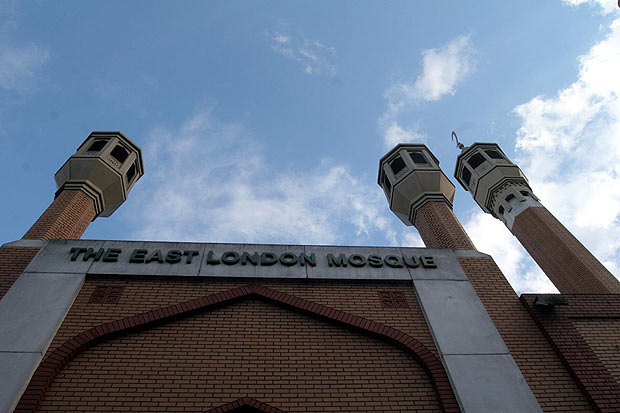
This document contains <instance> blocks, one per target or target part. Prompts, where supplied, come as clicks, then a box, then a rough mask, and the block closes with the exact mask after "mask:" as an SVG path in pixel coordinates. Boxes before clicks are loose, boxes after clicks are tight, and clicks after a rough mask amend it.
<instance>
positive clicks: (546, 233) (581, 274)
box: [454, 143, 620, 294]
mask: <svg viewBox="0 0 620 413" xmlns="http://www.w3.org/2000/svg"><path fill="white" fill-rule="evenodd" d="M454 175H455V177H456V178H457V179H458V181H459V182H460V183H461V185H463V187H464V188H465V189H466V190H468V191H469V192H470V193H471V194H472V195H473V196H474V199H475V201H476V202H477V203H478V205H480V207H481V208H482V210H483V211H485V212H487V213H490V214H491V215H493V216H494V217H496V218H498V219H499V220H501V221H502V222H503V223H504V224H505V225H506V227H507V228H508V229H509V230H510V231H511V232H512V233H513V234H514V235H515V236H516V237H517V239H518V240H519V242H521V244H522V245H523V247H524V248H525V249H526V250H527V252H528V253H529V254H530V255H531V256H532V258H533V259H534V261H536V263H537V264H538V265H539V266H540V268H541V269H542V270H543V271H544V272H545V274H547V277H549V279H550V280H551V282H553V284H554V285H555V286H556V288H557V289H558V290H559V291H560V292H561V293H563V294H608V293H620V282H618V280H617V279H616V278H615V277H614V276H613V275H612V274H611V273H610V272H609V271H608V270H607V269H606V268H605V267H604V266H603V265H602V264H601V263H600V262H599V261H598V260H597V259H596V258H595V257H594V256H593V255H592V254H591V253H590V251H588V250H587V249H586V248H585V247H584V246H583V245H582V244H581V243H580V242H579V241H578V240H577V239H576V238H575V237H574V236H573V235H572V234H571V233H570V231H568V229H566V227H564V225H562V224H561V223H560V222H559V221H558V220H557V219H556V218H555V217H554V216H553V215H552V214H551V213H550V212H549V211H548V210H547V209H546V208H545V207H544V206H543V205H542V204H541V203H540V202H539V200H538V198H537V197H536V196H535V195H534V193H533V192H532V189H531V188H530V186H529V183H528V181H527V179H526V178H525V175H523V173H522V172H521V170H520V169H519V167H518V166H517V165H515V164H513V163H512V162H510V160H509V159H508V158H507V157H506V155H505V154H504V153H503V152H502V150H501V149H500V148H499V146H497V145H496V144H493V143H475V144H473V145H471V146H469V147H467V148H464V149H463V152H462V153H461V154H460V155H459V157H458V160H457V164H456V170H455V173H454Z"/></svg>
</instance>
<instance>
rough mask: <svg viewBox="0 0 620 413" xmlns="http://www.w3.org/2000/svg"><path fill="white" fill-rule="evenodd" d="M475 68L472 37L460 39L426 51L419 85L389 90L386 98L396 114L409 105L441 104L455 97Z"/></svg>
mask: <svg viewBox="0 0 620 413" xmlns="http://www.w3.org/2000/svg"><path fill="white" fill-rule="evenodd" d="M474 67H475V62H474V48H473V45H472V42H471V39H470V37H469V36H459V37H457V38H456V39H454V40H452V41H451V42H450V43H448V44H445V45H443V46H441V47H438V48H435V49H427V50H424V51H422V73H421V74H419V75H418V76H417V78H416V80H415V82H403V83H398V84H396V85H394V86H392V87H391V88H390V89H388V90H387V91H386V93H385V97H386V98H387V99H388V102H389V105H390V108H392V110H399V109H400V108H402V107H403V106H404V105H406V104H408V103H419V102H430V101H436V100H439V99H440V98H441V97H443V96H444V95H446V94H450V95H454V94H455V93H456V86H457V85H458V84H459V83H460V82H462V81H463V80H464V79H465V78H467V76H469V75H470V74H471V73H472V72H473V70H474Z"/></svg>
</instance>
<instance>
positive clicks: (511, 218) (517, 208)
mask: <svg viewBox="0 0 620 413" xmlns="http://www.w3.org/2000/svg"><path fill="white" fill-rule="evenodd" d="M509 204H510V206H511V207H512V208H510V210H508V211H505V212H504V223H505V224H506V227H508V229H509V230H510V232H512V226H513V225H514V223H515V218H517V215H519V214H520V213H521V212H523V211H525V210H526V209H528V208H530V207H534V208H542V206H543V205H542V204H541V203H540V202H538V201H537V200H535V199H534V198H532V197H529V196H527V197H525V201H519V200H518V199H512V200H510V202H509Z"/></svg>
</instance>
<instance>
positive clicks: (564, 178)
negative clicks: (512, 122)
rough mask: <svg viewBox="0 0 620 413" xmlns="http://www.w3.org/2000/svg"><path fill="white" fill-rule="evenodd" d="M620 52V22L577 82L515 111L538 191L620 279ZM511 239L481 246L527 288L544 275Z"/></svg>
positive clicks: (520, 150) (583, 62)
mask: <svg viewBox="0 0 620 413" xmlns="http://www.w3.org/2000/svg"><path fill="white" fill-rule="evenodd" d="M619 50H620V19H616V21H614V22H613V23H612V24H611V26H610V28H609V33H608V34H607V37H606V38H605V39H604V40H602V41H600V42H599V43H597V44H595V45H594V46H593V47H592V48H591V49H590V50H589V51H588V53H587V54H585V55H583V56H581V57H579V62H580V70H579V74H578V77H577V79H576V81H575V82H574V83H572V84H571V85H569V86H568V87H566V88H564V89H562V90H559V91H558V93H557V94H556V95H555V96H553V97H545V96H537V97H535V98H533V99H531V100H530V101H529V102H526V103H524V104H522V105H519V106H517V107H516V108H515V113H516V114H517V116H518V117H519V118H520V119H521V127H520V128H519V129H518V131H517V141H516V149H517V159H516V161H517V163H518V164H519V165H520V166H521V168H522V169H523V170H524V172H525V174H526V175H527V177H528V179H529V180H530V184H531V186H532V188H533V189H534V192H535V193H536V194H537V195H538V196H539V197H540V198H541V201H542V202H543V204H544V205H545V206H546V207H547V208H548V209H549V210H550V211H551V212H552V213H553V214H554V215H555V216H556V217H557V218H558V219H559V220H560V221H561V222H562V223H563V224H564V225H566V226H567V227H568V229H569V230H570V231H571V232H572V233H573V234H574V235H575V236H576V237H577V238H578V239H579V240H580V241H582V242H583V243H584V245H585V246H586V247H587V248H588V249H590V251H592V252H593V254H594V255H595V256H597V257H598V258H599V259H600V260H601V262H603V264H604V265H606V266H607V268H609V270H610V271H611V272H612V273H614V274H615V275H619V272H618V270H619V267H618V263H619V262H620V145H619V142H620V79H619V78H618V76H617V73H620V53H618V51H619ZM479 220H480V218H477V217H474V218H473V220H472V221H471V222H469V223H468V224H467V226H468V227H470V228H472V229H470V231H472V232H470V234H472V237H474V238H475V239H474V241H475V242H476V243H477V245H478V244H479V243H480V244H481V243H483V242H485V241H484V237H482V235H480V236H474V235H473V232H475V229H474V228H475V227H476V223H477V222H479ZM487 220H488V218H487ZM497 223H498V224H499V221H497ZM486 225H491V224H490V222H489V223H485V226H486ZM496 226H497V225H496ZM509 239H512V238H507V239H503V240H501V241H500V240H499V239H498V240H496V242H494V243H492V244H489V245H484V246H483V245H478V246H479V247H480V249H481V250H486V252H490V253H492V254H493V256H494V257H495V258H496V259H497V260H498V261H499V262H500V266H501V267H502V269H503V271H505V273H506V274H511V273H513V274H517V276H516V277H511V276H510V275H509V279H511V282H512V283H513V286H514V287H515V289H517V290H524V289H527V288H528V287H527V283H528V278H527V277H536V273H539V274H540V271H539V270H537V269H536V268H535V267H533V266H532V265H530V264H528V262H527V260H528V259H527V257H525V256H523V257H521V256H520V255H519V254H520V252H519V251H520V250H519V248H520V247H519V248H517V246H516V245H515V244H514V242H512V243H511V242H510V241H509ZM494 244H495V245H498V246H499V245H501V246H502V247H501V248H505V249H506V250H504V251H496V252H495V250H496V249H497V248H499V247H495V250H494V246H493V245H494ZM521 267H524V269H521V270H519V268H521ZM515 269H517V270H519V271H516V272H515ZM519 273H521V274H526V275H525V278H524V276H521V277H519V276H518V274H519ZM536 280H538V278H536V279H535V280H534V282H535V283H538V282H539V281H536ZM537 285H538V284H537ZM539 286H540V287H541V288H542V287H544V285H542V284H540V285H539Z"/></svg>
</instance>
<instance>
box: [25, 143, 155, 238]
mask: <svg viewBox="0 0 620 413" xmlns="http://www.w3.org/2000/svg"><path fill="white" fill-rule="evenodd" d="M143 174H144V166H143V164H142V154H141V151H140V148H139V147H138V146H137V145H136V144H135V143H133V142H132V141H131V140H129V138H127V137H126V136H125V135H123V134H122V133H121V132H93V133H91V134H90V135H89V136H88V138H86V140H85V141H84V142H83V143H82V144H81V145H80V147H79V148H78V149H77V152H76V153H75V154H73V155H72V156H71V157H70V158H69V159H68V160H67V161H66V162H65V164H64V165H63V166H62V167H61V168H60V169H59V170H58V172H56V175H55V176H54V178H55V179H56V184H57V186H58V190H57V191H56V196H55V199H54V201H53V202H52V203H51V205H50V206H49V207H48V208H47V209H46V210H45V212H43V214H42V215H41V217H39V219H38V220H37V221H36V222H35V223H34V224H33V225H32V227H31V228H30V229H29V230H28V232H26V234H25V235H24V237H23V239H32V240H42V241H47V240H48V239H52V238H59V239H63V238H66V239H72V238H73V239H75V238H80V237H81V236H82V234H83V233H84V231H86V228H88V225H89V224H90V223H91V222H92V221H93V220H94V219H95V218H96V217H98V216H103V217H107V216H110V215H112V213H113V212H114V211H115V210H116V209H117V208H118V207H119V206H120V205H121V204H122V203H123V202H124V201H125V199H127V194H129V191H130V190H131V188H133V186H134V184H135V183H136V182H137V181H138V179H140V177H141V176H142V175H143Z"/></svg>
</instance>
